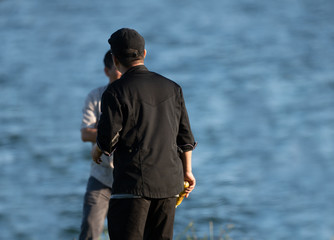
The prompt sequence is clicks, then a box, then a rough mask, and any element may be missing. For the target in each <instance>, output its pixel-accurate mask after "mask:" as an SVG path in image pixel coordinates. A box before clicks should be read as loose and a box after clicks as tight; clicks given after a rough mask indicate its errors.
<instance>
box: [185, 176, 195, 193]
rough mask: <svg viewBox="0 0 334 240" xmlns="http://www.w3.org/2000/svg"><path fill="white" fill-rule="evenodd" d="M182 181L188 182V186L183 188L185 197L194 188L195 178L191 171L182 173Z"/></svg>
mask: <svg viewBox="0 0 334 240" xmlns="http://www.w3.org/2000/svg"><path fill="white" fill-rule="evenodd" d="M184 181H187V182H189V187H187V188H186V189H185V193H186V198H187V197H188V196H189V194H190V193H191V191H192V190H194V188H195V185H196V179H195V177H194V175H193V173H192V172H185V173H184Z"/></svg>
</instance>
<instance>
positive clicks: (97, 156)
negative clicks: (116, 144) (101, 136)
mask: <svg viewBox="0 0 334 240" xmlns="http://www.w3.org/2000/svg"><path fill="white" fill-rule="evenodd" d="M91 155H92V158H93V161H94V162H96V163H97V164H100V163H101V162H102V160H101V155H102V151H101V149H100V148H99V147H98V146H97V144H94V146H93V149H92V152H91Z"/></svg>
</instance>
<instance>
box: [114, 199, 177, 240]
mask: <svg viewBox="0 0 334 240" xmlns="http://www.w3.org/2000/svg"><path fill="white" fill-rule="evenodd" d="M175 204H176V198H164V199H147V198H127V199H111V200H110V205H109V212H108V230H109V237H110V239H111V240H143V239H145V240H171V239H173V226H174V216H175Z"/></svg>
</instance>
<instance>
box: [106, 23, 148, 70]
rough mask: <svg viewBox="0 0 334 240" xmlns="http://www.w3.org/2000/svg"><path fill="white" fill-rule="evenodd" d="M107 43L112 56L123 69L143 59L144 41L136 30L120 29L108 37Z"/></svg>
mask: <svg viewBox="0 0 334 240" xmlns="http://www.w3.org/2000/svg"><path fill="white" fill-rule="evenodd" d="M108 42H109V44H110V49H111V52H112V54H113V55H114V56H115V57H116V58H117V59H118V60H119V61H120V63H121V64H122V65H124V66H125V67H130V66H131V63H132V62H134V61H138V60H143V59H144V52H145V40H144V38H143V37H142V36H141V35H140V34H139V33H138V32H137V31H136V30H133V29H130V28H121V29H119V30H117V31H116V32H114V33H113V34H112V35H111V36H110V38H109V40H108Z"/></svg>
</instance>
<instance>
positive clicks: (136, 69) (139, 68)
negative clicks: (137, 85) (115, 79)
mask: <svg viewBox="0 0 334 240" xmlns="http://www.w3.org/2000/svg"><path fill="white" fill-rule="evenodd" d="M145 71H148V69H147V68H146V67H145V65H137V66H134V67H130V68H129V69H128V70H127V71H126V72H125V73H124V74H123V76H124V75H127V74H129V73H132V72H145Z"/></svg>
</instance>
